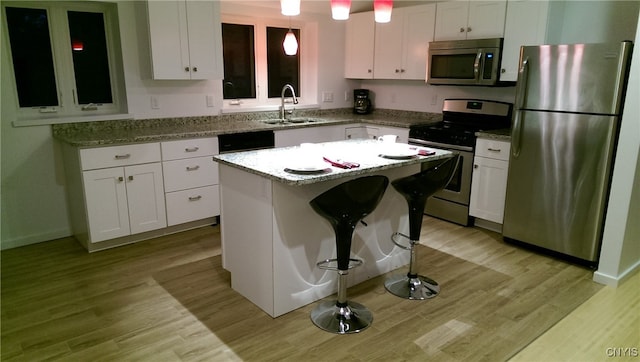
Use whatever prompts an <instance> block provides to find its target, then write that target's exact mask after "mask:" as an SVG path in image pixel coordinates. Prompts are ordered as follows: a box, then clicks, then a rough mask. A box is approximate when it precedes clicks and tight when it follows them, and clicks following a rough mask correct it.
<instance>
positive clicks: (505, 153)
mask: <svg viewBox="0 0 640 362" xmlns="http://www.w3.org/2000/svg"><path fill="white" fill-rule="evenodd" d="M510 151H511V143H510V142H505V141H497V140H490V139H484V138H478V140H477V141H476V156H479V157H487V158H493V159H496V160H504V161H508V160H509V152H510Z"/></svg>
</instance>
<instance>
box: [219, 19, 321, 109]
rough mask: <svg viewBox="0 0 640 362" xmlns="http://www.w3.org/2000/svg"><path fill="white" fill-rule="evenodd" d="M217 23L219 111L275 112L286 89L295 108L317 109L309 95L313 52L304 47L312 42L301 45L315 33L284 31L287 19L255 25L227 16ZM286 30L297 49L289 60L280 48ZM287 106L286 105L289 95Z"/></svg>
mask: <svg viewBox="0 0 640 362" xmlns="http://www.w3.org/2000/svg"><path fill="white" fill-rule="evenodd" d="M222 21H223V23H222V44H223V57H224V80H223V87H222V89H223V98H224V106H223V111H225V112H233V111H249V110H272V109H277V107H278V106H279V105H280V95H281V92H282V87H283V86H284V85H285V84H291V85H292V86H293V87H294V89H295V91H296V96H298V98H299V102H300V104H299V105H298V106H297V107H300V108H303V107H304V106H305V105H315V106H317V104H315V103H316V102H317V101H316V100H315V93H316V91H315V90H314V89H313V88H314V85H315V79H314V78H313V77H314V76H315V74H316V72H315V71H314V69H315V66H314V63H312V62H310V60H311V59H310V57H309V55H308V54H313V50H314V49H315V48H312V45H311V44H309V43H310V42H312V41H306V42H305V40H308V39H312V38H311V37H313V36H316V35H315V34H316V32H315V31H316V30H315V29H317V28H316V27H314V26H311V27H309V26H308V25H306V24H305V25H301V24H291V25H289V22H288V19H280V20H268V19H254V18H248V17H241V16H233V15H228V14H227V15H225V14H223V19H222ZM290 26H291V29H292V31H293V32H294V34H295V35H296V39H297V41H298V45H299V47H298V53H297V54H296V55H293V56H289V55H286V54H285V53H284V49H283V47H282V42H283V41H284V38H285V35H286V33H287V32H288V31H289V27H290ZM307 29H309V30H307ZM305 36H306V37H305ZM305 52H307V53H305ZM303 95H304V97H302V96H303ZM305 100H306V101H307V102H306V103H305ZM286 101H290V94H289V92H287V99H286Z"/></svg>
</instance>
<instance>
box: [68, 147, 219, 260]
mask: <svg viewBox="0 0 640 362" xmlns="http://www.w3.org/2000/svg"><path fill="white" fill-rule="evenodd" d="M63 153H64V158H65V160H64V162H65V172H66V176H67V178H66V179H67V188H68V190H69V192H68V199H69V205H70V213H71V223H72V229H73V234H74V236H75V237H76V238H77V239H78V241H80V242H81V243H82V244H83V245H84V246H85V247H86V248H87V250H88V251H96V250H102V249H106V248H109V247H114V246H118V245H123V244H127V243H131V242H135V241H139V240H143V239H146V238H150V237H155V236H160V235H163V234H167V233H170V232H176V231H181V230H185V229H187V228H191V227H198V226H204V225H209V224H211V223H212V222H213V221H214V220H211V218H213V217H215V216H218V215H220V196H219V194H218V164H217V163H216V162H215V161H214V160H213V157H212V156H213V155H214V154H217V153H218V139H217V137H212V138H203V139H188V140H180V141H168V142H162V143H159V142H155V143H140V144H131V145H116V146H106V147H95V148H82V149H81V148H77V147H73V146H71V145H68V144H65V145H64V147H63ZM180 224H184V225H180Z"/></svg>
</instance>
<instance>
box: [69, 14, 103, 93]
mask: <svg viewBox="0 0 640 362" xmlns="http://www.w3.org/2000/svg"><path fill="white" fill-rule="evenodd" d="M67 18H68V20H69V35H70V36H71V53H72V56H73V70H74V74H75V79H76V95H77V97H78V100H77V101H78V104H89V103H96V104H101V103H112V102H113V99H112V96H111V77H110V75H109V57H108V53H107V40H106V37H105V30H104V18H103V14H102V13H88V12H78V11H69V12H68V13H67Z"/></svg>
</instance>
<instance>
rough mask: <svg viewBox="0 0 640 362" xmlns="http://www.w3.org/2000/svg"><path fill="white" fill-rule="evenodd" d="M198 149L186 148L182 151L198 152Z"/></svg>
mask: <svg viewBox="0 0 640 362" xmlns="http://www.w3.org/2000/svg"><path fill="white" fill-rule="evenodd" d="M199 149H200V148H199V147H197V146H196V147H187V148H185V149H184V152H196V151H197V150H199Z"/></svg>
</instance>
